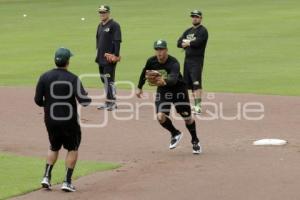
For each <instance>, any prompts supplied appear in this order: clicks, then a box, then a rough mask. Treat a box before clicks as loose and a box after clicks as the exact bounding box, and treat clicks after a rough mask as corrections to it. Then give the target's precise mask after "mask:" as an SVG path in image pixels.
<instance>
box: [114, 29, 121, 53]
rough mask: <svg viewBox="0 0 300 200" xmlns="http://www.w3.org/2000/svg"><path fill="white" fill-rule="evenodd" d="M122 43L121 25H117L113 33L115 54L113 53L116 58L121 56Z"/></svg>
mask: <svg viewBox="0 0 300 200" xmlns="http://www.w3.org/2000/svg"><path fill="white" fill-rule="evenodd" d="M121 42H122V33H121V27H120V25H119V24H117V23H116V24H115V26H114V32H113V52H112V53H113V54H114V55H115V56H119V55H120V49H121Z"/></svg>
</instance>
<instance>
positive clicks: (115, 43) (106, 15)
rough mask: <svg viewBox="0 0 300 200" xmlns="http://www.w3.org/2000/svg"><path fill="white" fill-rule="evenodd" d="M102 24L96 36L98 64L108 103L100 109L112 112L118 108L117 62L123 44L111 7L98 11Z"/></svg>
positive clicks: (105, 6) (103, 6)
mask: <svg viewBox="0 0 300 200" xmlns="http://www.w3.org/2000/svg"><path fill="white" fill-rule="evenodd" d="M98 11H99V14H100V20H101V22H100V24H99V25H98V29H97V34H96V49H97V57H96V60H95V61H96V63H98V65H99V72H100V76H101V81H102V83H104V86H105V92H106V102H105V104H104V105H102V106H99V107H98V109H100V110H103V109H107V110H109V111H112V110H114V109H116V108H117V105H116V102H115V101H116V96H115V95H116V88H115V85H114V81H115V71H116V65H117V62H119V61H120V46H121V42H122V38H121V28H120V25H119V24H118V23H117V22H116V21H114V20H113V19H112V18H110V7H109V6H107V5H102V6H100V7H99V9H98Z"/></svg>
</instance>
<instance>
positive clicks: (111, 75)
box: [99, 64, 116, 101]
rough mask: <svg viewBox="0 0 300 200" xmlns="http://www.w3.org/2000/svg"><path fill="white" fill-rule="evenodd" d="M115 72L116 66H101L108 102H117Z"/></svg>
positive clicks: (100, 71)
mask: <svg viewBox="0 0 300 200" xmlns="http://www.w3.org/2000/svg"><path fill="white" fill-rule="evenodd" d="M115 71H116V64H112V65H99V73H100V78H101V81H102V83H103V84H104V87H105V93H106V99H107V100H108V101H114V100H116V88H115Z"/></svg>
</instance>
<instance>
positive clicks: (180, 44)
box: [177, 30, 188, 48]
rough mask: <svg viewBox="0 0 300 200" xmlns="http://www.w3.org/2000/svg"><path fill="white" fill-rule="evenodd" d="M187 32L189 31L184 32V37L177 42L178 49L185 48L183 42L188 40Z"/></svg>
mask: <svg viewBox="0 0 300 200" xmlns="http://www.w3.org/2000/svg"><path fill="white" fill-rule="evenodd" d="M187 31H188V30H186V31H184V33H183V34H182V36H181V37H180V38H179V39H178V40H177V47H178V48H184V47H183V46H182V42H183V40H184V39H185V38H186V35H187Z"/></svg>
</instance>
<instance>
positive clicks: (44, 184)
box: [41, 177, 51, 190]
mask: <svg viewBox="0 0 300 200" xmlns="http://www.w3.org/2000/svg"><path fill="white" fill-rule="evenodd" d="M50 182H51V179H50V178H49V177H44V178H43V180H42V182H41V185H42V187H43V188H46V189H49V190H51V183H50Z"/></svg>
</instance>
